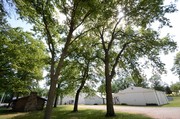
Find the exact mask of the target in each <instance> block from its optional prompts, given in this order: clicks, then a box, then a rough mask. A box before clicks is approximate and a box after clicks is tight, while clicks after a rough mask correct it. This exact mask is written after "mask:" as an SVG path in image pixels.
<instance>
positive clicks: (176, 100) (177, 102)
mask: <svg viewBox="0 0 180 119" xmlns="http://www.w3.org/2000/svg"><path fill="white" fill-rule="evenodd" d="M173 99H174V100H173V101H169V104H166V105H163V107H180V96H179V97H173Z"/></svg>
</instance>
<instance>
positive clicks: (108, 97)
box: [106, 77, 115, 117]
mask: <svg viewBox="0 0 180 119" xmlns="http://www.w3.org/2000/svg"><path fill="white" fill-rule="evenodd" d="M106 110H107V112H106V117H112V116H115V112H114V107H113V98H112V88H111V78H110V77H109V78H107V79H106Z"/></svg>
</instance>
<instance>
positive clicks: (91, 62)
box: [69, 35, 98, 112]
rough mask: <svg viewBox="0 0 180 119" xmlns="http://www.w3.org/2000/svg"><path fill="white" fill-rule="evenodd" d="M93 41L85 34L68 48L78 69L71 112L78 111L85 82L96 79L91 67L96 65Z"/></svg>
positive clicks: (89, 82) (70, 56)
mask: <svg viewBox="0 0 180 119" xmlns="http://www.w3.org/2000/svg"><path fill="white" fill-rule="evenodd" d="M94 43H95V41H94V40H93V39H91V38H90V37H88V35H87V36H84V37H82V38H81V40H80V41H77V42H76V43H74V44H73V45H72V47H71V49H70V50H69V51H70V52H71V53H70V55H69V58H70V59H71V60H73V61H74V62H77V63H76V67H77V68H78V69H79V78H78V82H79V83H78V84H79V85H78V86H77V87H78V88H77V91H76V95H75V102H74V109H73V112H77V111H78V101H79V95H80V93H81V92H82V90H83V88H84V86H85V85H86V83H87V82H88V84H91V83H92V82H94V81H95V80H96V78H95V77H94V76H93V75H94V74H95V73H94V72H93V69H94V68H96V67H97V65H98V62H95V61H96V56H95V47H94ZM87 47H90V48H87Z"/></svg>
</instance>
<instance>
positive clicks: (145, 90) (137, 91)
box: [118, 86, 155, 93]
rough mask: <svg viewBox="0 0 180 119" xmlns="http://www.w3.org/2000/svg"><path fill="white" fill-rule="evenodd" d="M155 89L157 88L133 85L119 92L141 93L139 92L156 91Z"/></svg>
mask: <svg viewBox="0 0 180 119" xmlns="http://www.w3.org/2000/svg"><path fill="white" fill-rule="evenodd" d="M154 91H155V90H153V89H146V88H142V87H135V86H131V87H129V88H126V89H124V90H121V91H119V92H118V93H139V92H154Z"/></svg>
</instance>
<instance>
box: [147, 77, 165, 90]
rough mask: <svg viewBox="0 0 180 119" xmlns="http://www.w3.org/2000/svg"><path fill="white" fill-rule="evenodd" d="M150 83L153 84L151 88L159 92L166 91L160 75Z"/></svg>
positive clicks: (152, 78)
mask: <svg viewBox="0 0 180 119" xmlns="http://www.w3.org/2000/svg"><path fill="white" fill-rule="evenodd" d="M149 81H150V82H151V88H153V89H155V90H159V91H165V86H164V85H163V83H162V80H161V76H160V75H159V74H154V75H153V76H152V77H151V78H150V79H149Z"/></svg>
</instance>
